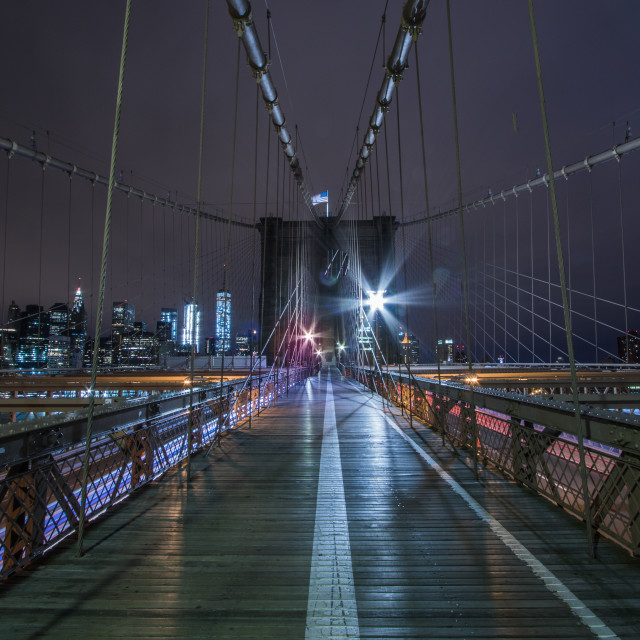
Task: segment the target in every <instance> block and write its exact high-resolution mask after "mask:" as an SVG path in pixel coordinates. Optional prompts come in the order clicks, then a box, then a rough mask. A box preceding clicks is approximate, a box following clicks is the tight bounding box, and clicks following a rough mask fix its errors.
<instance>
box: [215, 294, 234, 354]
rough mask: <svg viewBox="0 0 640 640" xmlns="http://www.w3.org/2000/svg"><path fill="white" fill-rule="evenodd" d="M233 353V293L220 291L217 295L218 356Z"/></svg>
mask: <svg viewBox="0 0 640 640" xmlns="http://www.w3.org/2000/svg"><path fill="white" fill-rule="evenodd" d="M230 351H231V292H229V291H225V290H224V289H220V291H218V294H217V295H216V355H219V356H220V355H222V354H223V353H230Z"/></svg>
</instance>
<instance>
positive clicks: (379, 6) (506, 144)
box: [0, 0, 640, 334]
mask: <svg viewBox="0 0 640 640" xmlns="http://www.w3.org/2000/svg"><path fill="white" fill-rule="evenodd" d="M268 4H269V8H270V9H271V12H272V19H273V28H274V31H275V39H274V37H273V35H272V36H271V38H270V40H271V42H270V46H271V59H272V61H273V64H272V67H271V73H272V76H273V79H274V82H275V85H276V87H277V89H278V92H279V96H280V103H281V106H282V108H283V110H284V113H285V116H286V118H287V126H288V128H289V130H290V132H291V133H292V134H294V132H295V127H296V125H297V127H298V131H299V140H300V141H301V145H300V144H299V145H298V150H299V155H300V149H301V148H303V150H304V155H301V164H302V167H303V170H304V173H305V176H306V177H307V180H308V184H309V189H310V191H311V193H317V192H319V191H324V190H326V189H328V190H329V196H330V206H331V209H336V210H337V208H338V206H339V202H338V196H339V194H340V192H341V189H343V188H344V186H345V182H346V179H347V176H349V175H350V174H351V171H352V169H353V163H354V156H353V155H352V154H353V151H354V149H353V144H354V138H355V135H356V126H357V125H358V123H359V121H358V117H359V114H360V113H361V106H362V104H363V100H364V108H363V109H362V116H361V119H360V127H361V135H362V132H363V130H364V128H365V127H366V122H367V120H368V118H369V115H370V114H371V111H372V109H373V99H374V93H375V92H377V89H378V88H379V86H380V82H381V80H382V74H383V70H382V67H381V65H382V51H381V48H382V43H381V44H380V48H379V50H378V52H377V55H376V58H375V61H374V65H373V73H372V78H371V83H370V86H369V91H368V93H367V95H366V96H365V86H366V81H367V75H368V73H369V68H370V66H371V63H372V58H373V53H374V49H375V47H376V39H377V36H378V32H379V29H380V24H381V16H382V13H383V10H384V7H385V4H386V3H385V2H384V1H382V0H381V1H376V2H371V1H370V0H369V1H365V0H349V1H348V2H344V1H343V2H337V1H336V0H325V1H323V2H296V3H292V2H284V1H283V0H270V2H269V3H268ZM534 6H535V9H536V19H537V25H538V37H539V42H540V51H541V56H542V64H543V75H544V82H545V91H546V97H547V107H548V112H549V122H550V129H551V142H552V150H553V155H554V165H555V166H557V167H560V166H562V165H563V164H569V163H572V162H576V161H578V160H580V159H582V158H584V157H585V156H587V155H590V154H594V153H596V152H599V151H601V150H604V149H606V148H610V147H611V145H612V143H614V142H615V143H620V142H622V141H623V140H624V138H625V130H626V123H627V121H628V122H629V124H630V127H631V133H632V136H635V135H640V85H639V84H638V82H637V66H638V62H639V61H640V39H639V38H638V37H637V25H638V24H640V3H639V2H637V0H610V1H604V0H561V1H558V0H537V1H536V2H535V3H534ZM124 7H125V3H124V2H123V1H122V0H117V1H110V2H93V3H89V4H88V3H86V2H79V1H71V0H65V1H63V2H57V3H52V2H44V1H43V0H33V1H28V2H27V1H18V0H6V1H5V2H3V3H2V4H1V6H0V24H2V38H0V65H1V68H2V82H3V91H2V100H0V136H1V137H4V138H10V139H13V140H16V141H18V142H19V143H21V144H24V145H28V144H29V143H30V137H31V135H32V132H33V131H35V144H36V145H37V149H38V150H39V151H43V152H45V153H48V154H50V155H52V156H56V157H59V158H61V159H64V160H67V161H70V162H73V163H76V164H77V165H78V166H81V167H84V168H87V169H90V170H92V171H97V172H99V173H102V174H103V175H106V174H107V172H108V161H109V153H110V148H111V136H112V130H113V116H114V105H115V91H116V83H117V77H118V64H119V55H120V46H121V37H122V26H123V19H124ZM401 7H402V3H401V2H398V1H393V0H391V1H389V3H388V8H387V22H386V49H387V52H388V51H389V50H390V48H391V46H392V43H393V40H394V39H395V34H396V31H397V28H398V24H399V18H400V12H401ZM253 9H254V19H255V22H256V24H257V28H258V30H259V33H260V38H261V41H262V44H263V47H264V48H265V49H266V48H267V47H268V45H269V39H268V37H267V24H266V4H265V3H260V2H257V1H256V2H254V3H253ZM204 14H205V2H204V1H202V0H191V1H190V2H188V3H184V2H183V3H175V2H169V1H168V0H154V1H153V2H150V1H149V0H136V1H135V2H134V4H133V15H132V22H131V30H130V36H129V52H128V58H127V69H126V77H125V87H124V106H123V113H122V125H121V133H120V146H119V153H118V161H117V166H118V172H122V175H123V180H124V181H125V182H128V183H130V184H132V185H133V186H135V187H137V188H141V189H145V190H147V191H150V192H154V193H156V194H158V195H159V196H161V197H165V196H166V195H167V194H170V195H171V198H172V199H175V200H177V201H178V202H184V203H190V204H193V203H194V201H195V193H196V184H197V161H198V136H199V119H200V90H201V73H202V54H203V44H202V38H203V20H204ZM452 20H453V37H454V48H455V64H456V75H457V77H456V81H457V91H458V105H459V119H460V144H461V156H462V182H463V191H464V200H465V201H469V200H474V199H476V198H478V197H482V196H484V195H486V194H487V191H488V189H489V188H492V189H493V191H494V192H499V191H500V189H503V188H506V187H511V186H513V185H514V184H517V183H520V182H524V181H526V180H527V179H529V178H532V177H534V176H535V174H536V170H537V169H538V168H542V170H544V168H545V159H544V142H543V137H542V130H541V122H540V112H539V104H538V93H537V84H536V78H535V67H534V60H533V52H532V45H531V34H530V25H529V13H528V6H527V2H525V1H524V0H485V1H483V2H479V1H478V0H453V2H452ZM276 39H277V40H276ZM237 41H238V39H237V36H236V35H235V32H234V31H233V29H232V25H231V20H230V18H229V15H228V12H227V7H226V3H225V2H223V1H222V0H218V1H217V2H212V3H211V20H210V44H209V61H208V65H209V66H208V77H207V112H206V136H205V157H204V175H205V182H204V188H203V200H204V201H205V202H206V203H207V207H208V208H210V209H211V210H213V209H214V208H219V209H220V210H222V211H223V212H225V215H226V214H227V213H228V212H229V208H230V190H229V184H230V176H231V157H232V136H231V133H232V129H233V116H234V108H233V97H234V86H235V64H236V52H237V46H238V44H237ZM276 41H277V47H276ZM418 46H419V55H420V71H421V77H422V87H423V100H424V116H425V119H426V142H427V153H428V174H429V180H430V188H431V193H430V197H431V205H432V207H433V208H434V210H435V209H437V208H439V207H441V208H442V209H446V208H449V207H450V206H451V205H452V204H453V203H454V202H455V198H456V174H455V153H454V145H453V127H452V110H451V89H450V79H449V64H448V50H447V32H446V11H445V2H444V1H443V0H432V1H431V3H430V6H429V9H428V12H427V18H426V20H425V23H424V32H423V34H422V36H421V37H420V39H419V45H418ZM278 54H279V55H278ZM280 61H282V65H283V68H284V76H283V72H282V67H281V64H280ZM410 62H411V66H410V68H409V69H408V70H407V71H406V73H405V79H404V80H403V82H402V83H401V85H400V88H399V104H400V116H401V123H402V124H401V127H402V129H401V134H402V138H401V139H402V145H403V150H402V153H403V166H404V176H403V188H404V194H403V195H404V201H405V211H404V215H405V216H406V218H407V219H410V218H412V217H415V216H417V215H418V214H420V213H421V212H423V211H424V195H423V194H424V189H423V183H422V166H421V155H420V147H419V128H418V120H417V106H416V104H417V93H416V78H415V68H414V65H413V52H412V53H411V57H410ZM255 97H256V88H255V83H254V82H253V80H252V79H251V77H250V71H249V69H248V67H247V66H246V65H245V59H244V54H242V57H241V64H240V85H239V109H238V118H239V129H238V142H237V157H236V167H235V175H236V188H235V192H234V196H233V198H234V206H233V215H234V217H242V218H245V219H250V218H251V216H252V212H253V206H252V204H251V201H252V193H253V162H254V155H253V148H254V130H255V115H254V114H255ZM397 106H398V105H397V103H396V102H395V101H394V105H393V107H392V111H391V112H390V114H389V115H390V117H388V118H387V120H388V126H389V127H390V128H393V131H394V137H393V145H392V146H393V150H392V154H394V155H393V157H394V158H396V157H397V142H396V140H397V134H396V133H395V132H396V124H395V123H396V120H395V118H396V111H395V109H396V107H397ZM514 114H516V117H517V123H518V128H517V131H516V130H515V129H514ZM614 122H615V125H613V123H614ZM259 127H260V128H259V139H260V151H259V167H260V171H259V173H260V175H259V178H258V187H257V188H258V194H261V195H259V196H258V200H259V211H258V215H264V212H265V211H268V212H272V210H273V209H274V208H275V201H274V200H272V197H274V195H275V194H274V191H275V189H271V196H270V198H269V202H268V203H267V204H266V205H265V202H264V194H265V181H264V169H265V164H266V162H265V156H266V150H265V148H266V144H265V143H266V135H267V134H266V115H265V112H264V108H263V107H262V105H261V106H260V123H259ZM390 140H391V138H390ZM273 149H274V145H273V141H272V150H273ZM275 157H276V156H275V155H274V156H273V158H274V160H273V164H272V166H271V171H272V172H273V171H275ZM636 165H637V163H636ZM7 166H8V162H7V161H6V160H5V159H4V158H2V159H0V194H1V196H2V197H1V198H0V225H4V224H5V220H6V240H7V242H6V247H7V253H6V256H4V259H3V261H2V263H1V264H0V267H2V264H5V263H6V269H5V271H4V273H3V276H2V277H3V300H2V304H3V321H5V320H6V307H7V306H8V304H9V302H10V301H11V300H12V299H15V300H16V302H17V303H18V304H20V305H21V306H22V307H24V306H25V305H26V304H28V303H36V302H37V301H38V299H40V302H41V304H43V305H44V306H45V307H47V308H48V307H49V306H50V305H51V304H52V303H53V302H55V301H63V302H64V301H67V300H68V299H69V296H72V293H71V292H72V291H73V290H74V288H75V286H76V283H77V282H78V278H79V277H81V278H82V280H81V286H82V287H83V290H84V291H85V292H86V295H87V303H88V307H89V312H90V314H93V301H94V300H95V297H94V296H93V295H92V294H93V292H94V291H95V285H92V276H93V280H94V281H95V279H96V278H97V264H98V263H97V260H99V253H100V247H101V235H102V220H103V217H104V197H105V189H104V188H100V190H99V192H98V190H97V188H96V190H95V191H94V193H93V195H92V188H91V186H90V185H89V184H88V183H86V182H84V181H81V180H78V179H74V180H72V181H71V182H72V184H71V185H69V180H68V178H67V177H66V176H64V175H63V174H61V173H60V172H54V171H49V170H48V171H46V172H45V176H44V178H43V176H42V171H41V170H40V168H39V167H38V166H37V165H34V164H33V163H31V162H29V161H27V160H24V159H21V158H16V159H14V160H12V161H11V171H10V175H9V179H8V180H7ZM393 166H394V168H393V170H392V183H393V187H392V200H393V208H394V209H395V212H396V214H397V211H398V208H399V204H398V203H399V195H400V191H399V186H398V182H399V181H398V179H397V173H396V172H397V168H396V164H393ZM635 171H636V174H637V166H636V169H635ZM614 177H615V176H614ZM625 179H626V180H627V181H628V182H629V184H630V185H632V184H635V181H634V178H633V175H629V176H626V178H625ZM7 184H8V185H9V192H8V195H7V193H6V186H7ZM585 184H586V183H585ZM612 184H613V183H612ZM43 188H44V195H43V191H42V189H43ZM629 188H630V189H631V188H632V187H631V186H630V187H629ZM69 197H70V198H71V203H69ZM603 197H604V196H603ZM608 197H609V198H610V201H611V202H612V203H613V204H612V205H611V207H613V206H614V205H615V202H616V198H617V197H618V196H617V192H612V193H611V194H610V195H609V196H608ZM580 198H581V196H575V202H576V203H577V204H576V207H577V208H578V209H579V211H578V214H577V215H580V210H582V209H583V207H584V199H583V200H581V199H580ZM636 202H637V200H636ZM92 203H93V204H92ZM616 206H617V205H616ZM625 207H627V209H625V215H627V216H629V218H637V217H638V216H637V215H634V213H635V214H637V206H636V205H635V204H633V202H632V201H631V198H630V197H629V198H627V199H626V202H625ZM599 215H601V216H604V217H605V218H606V216H607V215H610V212H609V209H608V205H603V208H602V210H601V211H600V214H599ZM185 218H186V217H185V216H176V215H175V214H172V213H171V212H170V211H164V210H162V211H158V210H157V208H153V207H151V205H150V204H145V205H144V206H143V207H142V208H141V206H140V203H139V201H138V200H137V199H130V200H129V201H127V199H126V198H125V197H119V198H117V199H116V202H115V203H114V226H113V234H114V240H113V248H112V266H111V267H110V272H109V281H108V283H107V307H106V309H107V310H108V309H109V305H110V301H111V300H112V299H115V300H119V299H123V298H127V299H130V300H131V301H132V302H133V303H134V304H135V305H136V319H141V320H145V321H147V323H148V324H149V325H150V326H151V327H153V328H154V327H155V320H157V319H159V308H160V307H161V306H170V307H171V306H176V307H178V306H181V304H182V302H183V301H184V300H185V299H187V298H188V297H189V296H190V294H191V283H190V278H191V268H192V267H191V266H190V255H189V252H190V250H191V248H190V244H189V242H190V238H191V235H192V233H193V224H192V221H189V220H186V219H185ZM605 222H606V220H605ZM545 224H546V222H545ZM577 225H578V226H579V221H578V222H577ZM41 226H42V237H43V242H42V246H40V228H41ZM218 227H220V225H218ZM1 228H3V229H4V228H5V227H4V226H2V227H1ZM633 229H634V228H633V227H630V228H629V229H627V231H628V232H631V231H632V230H633ZM635 229H637V227H636V228H635ZM92 230H93V243H92V242H91V241H90V238H91V233H92ZM205 233H206V234H208V235H207V236H206V238H207V243H208V244H207V247H208V248H207V249H206V258H205V263H204V267H203V271H202V278H203V283H202V291H203V295H204V299H205V300H211V299H212V298H211V296H212V295H214V294H215V291H216V290H217V289H218V288H220V286H221V285H222V281H221V277H220V273H221V264H222V262H223V255H224V239H223V238H222V237H221V236H222V230H221V229H220V228H217V227H212V228H211V229H210V230H209V231H206V232H205ZM503 233H504V234H507V233H510V232H508V231H507V230H506V227H505V230H504V231H503ZM190 234H191V235H190ZM510 241H511V239H510ZM252 246H253V242H252V241H251V240H248V239H242V238H241V237H240V236H239V235H238V236H236V235H235V234H234V237H233V247H234V249H233V254H234V260H235V266H233V265H232V267H231V268H232V269H233V270H234V275H233V276H232V292H233V291H234V289H233V287H235V291H243V292H244V295H243V296H238V297H237V298H236V299H237V300H239V299H240V297H243V301H242V302H239V304H238V306H237V307H236V309H237V314H236V315H235V317H234V330H237V331H240V330H242V329H243V328H246V326H247V325H248V321H249V320H248V308H249V303H248V302H247V301H248V300H249V298H250V297H251V296H250V294H249V293H247V292H248V291H249V290H250V289H251V285H250V283H249V281H248V277H247V275H246V272H247V268H246V267H247V264H248V260H250V259H251V255H252ZM69 247H70V248H69ZM0 250H1V251H4V247H3V246H2V245H0ZM610 251H611V253H612V254H615V252H616V249H615V246H612V247H611V249H610ZM573 259H574V260H577V262H575V264H576V265H579V264H580V262H579V258H578V256H577V255H574V258H573ZM629 260H630V261H631V262H630V263H629V264H632V263H633V260H635V257H634V256H631V257H629ZM636 264H637V263H636ZM416 277H417V276H416ZM611 277H614V278H616V277H618V276H616V275H613V276H611ZM629 286H630V289H629V292H631V291H632V290H633V287H632V285H629ZM634 304H636V306H640V305H638V301H637V300H635V301H634ZM211 319H212V318H210V317H209V318H205V323H208V324H207V328H206V329H205V333H209V334H210V333H211V332H212V330H213V329H212V326H211V324H210V320H211ZM105 320H106V322H109V320H110V313H109V312H108V311H107V313H106V314H105ZM91 324H93V321H92V322H91Z"/></svg>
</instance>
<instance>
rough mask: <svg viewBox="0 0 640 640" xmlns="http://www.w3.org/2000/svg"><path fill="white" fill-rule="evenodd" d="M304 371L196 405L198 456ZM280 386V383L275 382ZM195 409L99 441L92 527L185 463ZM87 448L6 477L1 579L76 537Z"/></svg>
mask: <svg viewBox="0 0 640 640" xmlns="http://www.w3.org/2000/svg"><path fill="white" fill-rule="evenodd" d="M307 375H308V372H307V371H306V370H300V369H295V370H293V371H291V372H289V373H286V372H283V371H281V372H279V373H278V374H276V375H275V376H273V377H272V378H271V379H270V380H268V381H267V382H264V383H261V384H260V385H259V386H258V385H257V384H256V386H254V387H253V388H248V387H247V388H243V389H242V390H240V391H238V392H231V393H227V394H226V395H223V397H222V398H217V399H214V400H209V401H200V402H197V403H196V404H194V407H193V421H192V429H193V430H192V438H191V443H192V452H196V451H198V450H199V449H201V448H203V447H208V446H209V445H210V444H211V442H213V441H214V439H215V438H216V437H218V435H219V434H220V432H221V431H226V430H228V429H232V428H233V427H234V426H236V425H238V424H240V423H241V422H243V421H244V420H245V419H247V418H248V417H249V415H250V414H255V412H256V411H257V410H258V404H260V409H261V410H262V409H265V408H267V407H268V406H269V405H270V404H271V403H272V402H273V401H274V398H275V394H276V393H280V394H284V393H286V392H287V388H288V386H289V387H290V386H293V385H295V384H297V383H298V382H300V381H301V380H303V379H305V378H306V377H307ZM274 378H275V379H274ZM188 430H189V409H188V408H186V409H183V410H178V411H174V412H173V413H169V414H165V415H161V416H157V417H155V418H151V419H148V420H142V419H141V422H140V423H137V424H131V425H127V427H126V428H123V429H122V430H120V431H117V432H111V433H109V434H108V435H106V436H104V435H101V436H99V437H97V438H95V439H94V440H93V442H92V443H91V447H90V450H89V475H88V482H87V501H86V510H85V519H86V521H91V520H94V519H95V518H97V517H98V516H100V515H102V514H104V513H105V512H106V511H107V509H108V508H109V507H111V506H112V505H114V504H115V503H117V502H119V501H120V500H122V499H124V498H125V497H127V496H129V495H131V493H133V491H135V490H136V489H137V488H139V487H141V486H142V485H144V484H146V483H148V482H150V481H151V480H153V479H155V478H158V477H159V476H161V475H162V474H164V473H166V471H168V470H169V469H171V468H172V467H175V466H176V465H177V464H179V463H180V462H181V461H182V460H184V459H185V457H186V455H187V447H188V444H187V442H188ZM84 451H85V448H84V444H81V445H78V446H75V447H74V448H72V449H70V450H68V451H61V452H58V453H53V454H50V455H47V456H46V457H44V458H38V459H33V460H28V461H25V462H20V463H18V464H15V465H13V466H11V467H9V468H8V469H7V470H5V471H4V472H2V473H0V578H5V577H7V576H8V575H10V574H12V573H13V572H15V571H16V570H18V569H20V568H21V567H24V566H25V565H27V564H28V563H29V562H31V561H32V560H33V559H34V558H36V557H38V556H40V555H42V554H43V553H44V552H45V551H46V550H48V549H50V548H51V547H52V546H54V545H55V544H56V543H57V542H59V541H60V540H62V539H63V538H64V537H66V536H68V535H70V534H71V533H73V532H74V531H76V529H77V525H78V520H79V514H80V509H81V507H80V503H81V491H82V466H83V462H84Z"/></svg>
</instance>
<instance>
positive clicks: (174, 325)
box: [160, 307, 178, 344]
mask: <svg viewBox="0 0 640 640" xmlns="http://www.w3.org/2000/svg"><path fill="white" fill-rule="evenodd" d="M160 322H168V323H169V325H170V326H171V331H170V333H169V337H168V338H167V340H171V341H172V342H174V343H175V344H178V310H177V309H170V308H166V307H163V308H162V309H160Z"/></svg>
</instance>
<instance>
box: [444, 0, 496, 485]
mask: <svg viewBox="0 0 640 640" xmlns="http://www.w3.org/2000/svg"><path fill="white" fill-rule="evenodd" d="M447 31H448V34H449V66H450V69H451V100H452V103H453V128H454V137H455V146H456V172H457V185H458V212H459V217H460V242H461V244H462V288H463V292H464V317H465V325H466V336H467V362H468V363H469V377H472V376H473V363H472V357H471V332H470V330H469V282H468V273H467V247H466V241H465V236H464V216H463V213H462V175H461V171H460V138H459V135H458V106H457V101H456V77H455V69H454V65H453V38H452V36H451V1H450V0H447ZM494 262H495V261H494ZM494 290H495V280H494ZM494 314H495V307H494ZM470 388H471V426H472V430H473V443H472V450H473V472H474V474H475V476H476V479H477V478H478V423H477V421H476V413H475V406H474V397H473V396H474V394H473V383H470Z"/></svg>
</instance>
